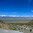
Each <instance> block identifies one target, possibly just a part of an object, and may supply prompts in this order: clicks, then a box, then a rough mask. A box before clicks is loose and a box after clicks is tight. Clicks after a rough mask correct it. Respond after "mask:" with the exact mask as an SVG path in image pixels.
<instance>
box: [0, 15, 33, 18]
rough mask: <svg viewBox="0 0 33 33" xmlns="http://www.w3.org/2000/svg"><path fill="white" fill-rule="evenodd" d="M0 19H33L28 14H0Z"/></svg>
mask: <svg viewBox="0 0 33 33" xmlns="http://www.w3.org/2000/svg"><path fill="white" fill-rule="evenodd" d="M0 19H33V17H30V16H5V15H0Z"/></svg>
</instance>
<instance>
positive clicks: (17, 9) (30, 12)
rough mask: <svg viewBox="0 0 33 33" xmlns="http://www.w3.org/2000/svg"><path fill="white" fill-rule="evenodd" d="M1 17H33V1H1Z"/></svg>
mask: <svg viewBox="0 0 33 33" xmlns="http://www.w3.org/2000/svg"><path fill="white" fill-rule="evenodd" d="M0 15H17V16H33V0H0Z"/></svg>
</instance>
